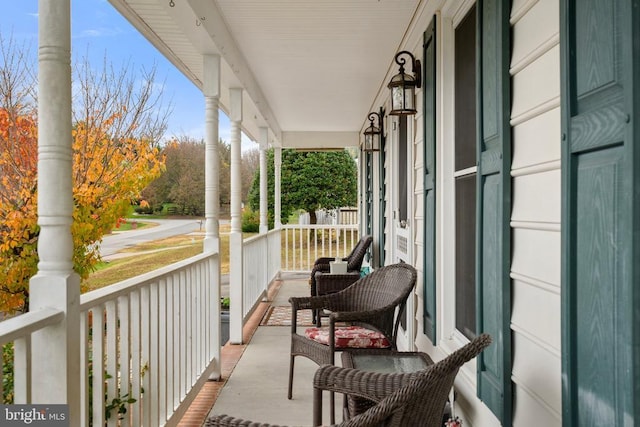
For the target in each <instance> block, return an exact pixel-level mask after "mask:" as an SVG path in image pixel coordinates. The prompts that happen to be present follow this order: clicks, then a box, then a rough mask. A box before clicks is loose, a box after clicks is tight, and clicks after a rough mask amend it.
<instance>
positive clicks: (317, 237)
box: [282, 224, 360, 271]
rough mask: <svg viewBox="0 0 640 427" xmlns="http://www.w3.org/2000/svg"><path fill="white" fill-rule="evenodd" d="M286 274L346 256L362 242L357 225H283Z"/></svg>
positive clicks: (283, 263)
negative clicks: (314, 263)
mask: <svg viewBox="0 0 640 427" xmlns="http://www.w3.org/2000/svg"><path fill="white" fill-rule="evenodd" d="M282 235H283V237H282V239H283V240H284V249H283V253H282V270H283V271H309V270H311V268H312V267H313V262H314V261H315V260H316V259H317V258H320V257H331V258H335V257H345V256H347V255H348V254H349V253H350V252H351V250H352V249H353V248H354V247H355V245H356V244H357V243H358V240H359V238H360V237H359V233H358V224H349V225H283V226H282Z"/></svg>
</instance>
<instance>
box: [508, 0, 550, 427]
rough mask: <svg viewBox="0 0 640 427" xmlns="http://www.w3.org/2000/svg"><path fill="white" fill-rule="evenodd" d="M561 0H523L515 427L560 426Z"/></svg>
mask: <svg viewBox="0 0 640 427" xmlns="http://www.w3.org/2000/svg"><path fill="white" fill-rule="evenodd" d="M559 10H560V6H559V1H558V0H538V1H532V0H516V1H514V2H513V8H512V12H511V25H512V28H513V40H512V44H513V50H512V56H511V70H510V72H511V75H512V83H513V86H512V87H513V92H512V100H513V101H512V111H511V126H512V129H513V134H512V136H513V161H512V166H511V176H512V179H513V181H512V183H513V208H512V216H511V227H512V252H513V255H512V264H511V278H512V301H513V302H512V304H513V305H512V316H511V330H512V337H513V369H512V380H513V384H514V388H513V390H514V401H513V404H514V415H513V417H514V419H513V422H514V425H517V426H540V425H545V426H560V425H561V424H562V422H561V419H562V417H561V413H562V391H561V353H560V352H561V344H560V342H561V323H560V262H561V257H560V211H561V209H560V205H561V178H560V151H561V150H560V148H561V147H560V145H561V132H560V48H559V40H560V35H559V32H560V18H559Z"/></svg>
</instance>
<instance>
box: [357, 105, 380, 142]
mask: <svg viewBox="0 0 640 427" xmlns="http://www.w3.org/2000/svg"><path fill="white" fill-rule="evenodd" d="M376 117H377V118H378V126H376V125H375V124H374V122H373V121H374V119H375V118H376ZM383 117H384V109H383V108H382V107H380V112H379V113H376V112H375V111H373V112H371V113H369V116H368V118H369V127H368V128H366V129H365V130H364V145H363V146H362V151H365V152H367V153H371V152H374V151H380V147H381V144H380V141H381V140H382V138H383V135H384V124H383V122H382V118H383Z"/></svg>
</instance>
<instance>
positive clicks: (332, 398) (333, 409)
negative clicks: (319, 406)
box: [329, 391, 336, 425]
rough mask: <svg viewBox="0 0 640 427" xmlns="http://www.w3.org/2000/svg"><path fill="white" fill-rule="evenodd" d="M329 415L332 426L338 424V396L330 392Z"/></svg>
mask: <svg viewBox="0 0 640 427" xmlns="http://www.w3.org/2000/svg"><path fill="white" fill-rule="evenodd" d="M329 405H331V407H330V408H329V414H330V415H331V425H333V424H335V423H336V394H335V393H334V392H333V391H330V392H329Z"/></svg>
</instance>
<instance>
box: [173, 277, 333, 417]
mask: <svg viewBox="0 0 640 427" xmlns="http://www.w3.org/2000/svg"><path fill="white" fill-rule="evenodd" d="M307 277H308V276H307V275H302V274H287V273H284V274H283V275H282V277H281V280H280V281H276V282H275V283H274V284H273V285H272V287H271V289H270V290H269V296H268V301H267V302H263V303H261V304H260V305H259V307H258V308H257V309H256V310H255V312H254V314H253V315H252V316H251V319H250V320H249V321H248V322H247V324H246V325H245V327H244V332H243V333H244V342H245V344H243V345H230V344H226V345H225V346H224V347H223V348H222V356H221V358H222V380H221V381H209V382H207V383H206V384H205V385H204V387H203V388H202V390H201V391H200V393H199V394H198V397H197V398H196V399H195V400H194V402H193V403H192V405H191V406H190V408H189V410H188V411H187V413H186V414H185V416H184V417H183V418H182V420H181V422H180V423H179V426H182V427H192V426H198V427H200V426H201V425H202V423H203V422H204V420H205V418H206V416H208V415H209V414H227V415H231V416H234V417H238V418H243V419H245V420H251V421H256V422H263V423H271V424H279V425H289V426H310V425H311V424H312V409H313V385H312V384H313V375H314V373H315V371H316V369H317V368H318V365H316V364H315V363H313V362H312V361H310V360H309V359H306V358H304V357H298V358H296V366H295V373H294V381H293V399H292V400H288V399H287V387H288V378H289V350H290V346H291V338H290V337H291V329H290V326H260V322H261V320H262V318H263V316H264V314H265V313H266V311H267V309H268V307H269V306H270V305H273V306H288V305H289V303H288V299H289V297H290V296H303V295H308V294H309V284H308V281H307V280H308V279H307ZM338 360H339V358H338ZM325 400H326V401H327V402H325V405H324V407H325V412H326V413H325V415H324V417H323V420H324V421H325V423H327V422H328V421H329V415H328V396H326V397H325ZM341 402H342V399H341V397H340V396H336V414H337V415H336V418H337V421H339V420H340V419H341V415H340V410H339V409H338V407H339V406H341Z"/></svg>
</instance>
